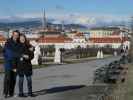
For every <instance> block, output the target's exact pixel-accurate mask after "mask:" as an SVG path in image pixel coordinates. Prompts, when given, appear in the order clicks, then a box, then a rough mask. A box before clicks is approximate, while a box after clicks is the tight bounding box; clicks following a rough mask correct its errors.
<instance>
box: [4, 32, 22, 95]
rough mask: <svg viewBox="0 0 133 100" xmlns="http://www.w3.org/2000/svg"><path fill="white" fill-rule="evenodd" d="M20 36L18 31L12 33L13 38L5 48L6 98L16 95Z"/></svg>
mask: <svg viewBox="0 0 133 100" xmlns="http://www.w3.org/2000/svg"><path fill="white" fill-rule="evenodd" d="M19 35H20V32H19V31H18V30H16V31H13V32H12V36H11V38H9V39H8V40H7V42H6V43H5V46H4V60H5V64H4V69H5V77H4V90H3V94H4V97H5V98H7V97H12V96H13V95H14V88H15V84H16V67H17V60H18V53H17V51H18V49H19V43H18V40H19Z"/></svg>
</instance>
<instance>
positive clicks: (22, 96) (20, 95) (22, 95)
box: [18, 94, 27, 98]
mask: <svg viewBox="0 0 133 100" xmlns="http://www.w3.org/2000/svg"><path fill="white" fill-rule="evenodd" d="M18 97H21V98H24V97H27V96H26V95H24V94H19V95H18Z"/></svg>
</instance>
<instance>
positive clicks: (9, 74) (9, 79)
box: [3, 70, 16, 96]
mask: <svg viewBox="0 0 133 100" xmlns="http://www.w3.org/2000/svg"><path fill="white" fill-rule="evenodd" d="M15 84H16V72H13V71H11V70H9V71H5V77H4V90H3V94H4V95H10V96H12V95H14V89H15Z"/></svg>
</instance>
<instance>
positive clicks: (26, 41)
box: [19, 34, 30, 46]
mask: <svg viewBox="0 0 133 100" xmlns="http://www.w3.org/2000/svg"><path fill="white" fill-rule="evenodd" d="M21 36H23V37H24V38H25V42H24V44H25V45H26V46H30V42H29V40H28V39H27V37H26V35H25V34H20V37H21ZM19 42H20V38H19Z"/></svg>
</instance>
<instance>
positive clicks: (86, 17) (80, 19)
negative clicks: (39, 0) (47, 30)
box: [0, 12, 129, 25]
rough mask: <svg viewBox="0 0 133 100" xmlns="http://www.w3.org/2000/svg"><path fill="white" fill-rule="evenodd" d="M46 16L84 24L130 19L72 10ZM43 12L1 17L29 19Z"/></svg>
mask: <svg viewBox="0 0 133 100" xmlns="http://www.w3.org/2000/svg"><path fill="white" fill-rule="evenodd" d="M46 16H47V18H49V19H54V21H53V23H58V24H59V23H62V22H65V23H66V24H69V23H75V24H84V25H95V24H97V23H99V22H103V23H111V22H120V21H128V20H129V19H128V18H129V16H124V15H121V16H120V15H111V14H95V13H72V12H46ZM42 17H43V13H41V12H37V13H23V14H18V15H15V16H13V17H12V16H3V17H0V19H2V18H4V19H10V20H12V19H14V20H15V19H17V18H18V20H22V19H27V18H42Z"/></svg>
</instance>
